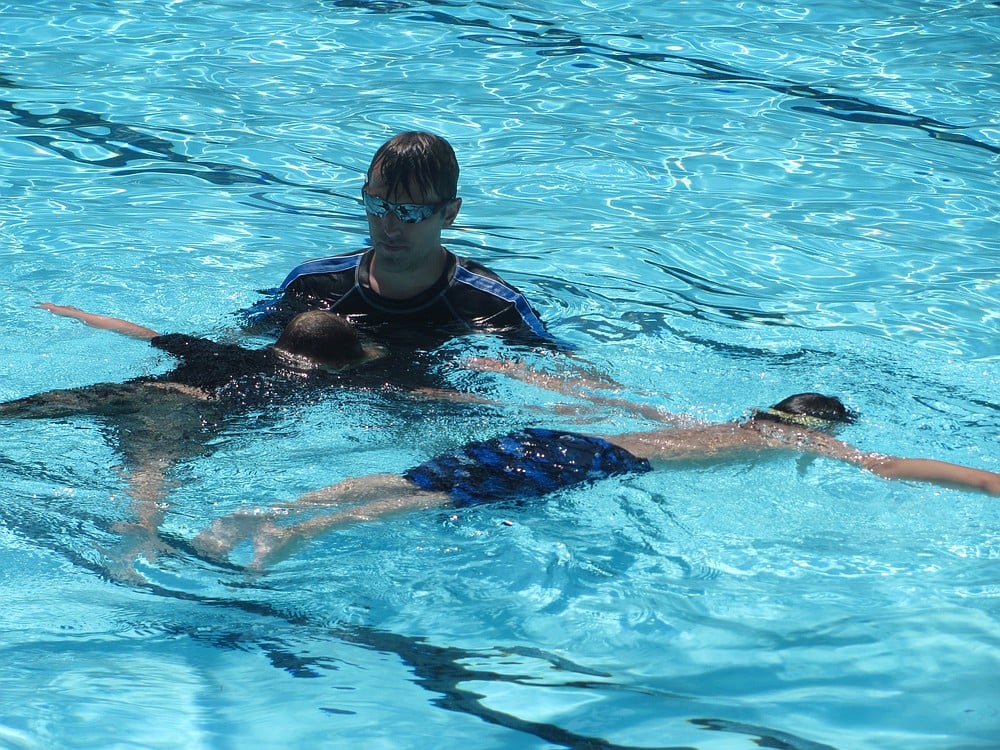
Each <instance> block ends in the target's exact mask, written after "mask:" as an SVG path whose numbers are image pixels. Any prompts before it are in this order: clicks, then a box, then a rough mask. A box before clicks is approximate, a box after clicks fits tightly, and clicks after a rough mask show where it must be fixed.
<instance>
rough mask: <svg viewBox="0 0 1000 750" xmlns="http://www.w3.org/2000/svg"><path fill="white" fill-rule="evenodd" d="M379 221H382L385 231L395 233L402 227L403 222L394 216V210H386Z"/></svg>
mask: <svg viewBox="0 0 1000 750" xmlns="http://www.w3.org/2000/svg"><path fill="white" fill-rule="evenodd" d="M381 221H382V228H383V229H384V230H385V231H386V232H393V233H395V232H398V231H399V230H400V229H402V227H403V222H402V221H400V220H399V217H398V216H396V212H395V211H386V212H385V216H383V217H382V218H381Z"/></svg>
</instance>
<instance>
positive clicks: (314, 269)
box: [278, 250, 366, 291]
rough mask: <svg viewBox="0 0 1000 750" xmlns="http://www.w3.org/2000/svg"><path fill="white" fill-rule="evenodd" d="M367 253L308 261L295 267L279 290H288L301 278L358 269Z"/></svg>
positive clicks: (361, 252) (362, 251)
mask: <svg viewBox="0 0 1000 750" xmlns="http://www.w3.org/2000/svg"><path fill="white" fill-rule="evenodd" d="M365 252H366V251H365V250H361V251H360V252H357V253H355V254H354V255H346V256H345V255H335V256H333V257H330V258H316V259H315V260H307V261H306V262H305V263H300V264H299V265H297V266H295V268H293V269H292V271H291V273H289V274H288V275H287V276H286V277H285V280H284V281H282V282H281V286H279V287H278V289H280V290H282V291H284V290H285V289H287V288H288V285H289V284H291V283H292V282H293V281H295V280H296V279H297V278H299V277H300V276H312V275H313V274H317V273H340V272H341V271H346V270H347V269H348V268H357V267H358V265H359V264H360V263H361V258H362V257H363V256H364V254H365Z"/></svg>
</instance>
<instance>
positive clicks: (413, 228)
mask: <svg viewBox="0 0 1000 750" xmlns="http://www.w3.org/2000/svg"><path fill="white" fill-rule="evenodd" d="M364 190H365V192H366V193H368V194H369V195H370V196H372V197H374V198H379V199H381V200H383V201H388V202H389V203H391V204H400V203H408V204H421V205H433V206H440V204H441V197H440V196H439V195H437V194H436V193H433V192H431V193H421V192H420V191H419V190H418V189H417V188H416V186H411V187H410V188H408V189H405V190H404V189H402V188H397V189H396V190H395V191H394V192H393V194H392V195H388V194H387V187H386V184H385V182H384V180H383V179H382V175H381V173H380V171H379V169H378V167H376V168H375V169H373V170H372V175H371V177H370V178H369V180H368V182H367V184H366V185H365V188H364ZM461 203H462V201H461V200H460V199H458V198H456V199H455V200H453V201H450V202H449V203H448V204H447V205H445V206H444V207H443V208H441V209H439V210H437V211H435V212H434V213H433V214H432V215H431V216H429V217H428V218H426V219H423V220H422V221H418V222H414V223H408V222H404V221H402V220H401V219H400V218H399V216H398V215H397V214H396V212H395V211H393V210H388V211H384V206H383V207H381V208H382V210H383V211H384V213H385V215H384V216H377V215H376V214H374V213H372V212H370V211H366V213H367V216H368V231H369V233H370V235H371V239H372V246H373V247H374V248H375V263H376V267H377V268H378V270H380V271H392V272H394V273H401V272H414V273H418V272H419V271H421V270H424V269H427V268H431V267H432V268H437V267H438V262H439V261H440V258H441V256H442V251H441V230H442V229H444V228H445V227H448V226H451V224H452V223H453V222H454V221H455V217H456V216H458V209H459V207H460V206H461Z"/></svg>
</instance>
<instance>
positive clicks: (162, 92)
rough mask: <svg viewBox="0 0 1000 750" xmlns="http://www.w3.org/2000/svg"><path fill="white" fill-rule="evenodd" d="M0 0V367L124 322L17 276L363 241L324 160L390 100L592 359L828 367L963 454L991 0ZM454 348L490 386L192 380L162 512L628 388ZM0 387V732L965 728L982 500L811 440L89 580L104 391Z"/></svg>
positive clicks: (661, 364) (855, 744) (110, 347)
mask: <svg viewBox="0 0 1000 750" xmlns="http://www.w3.org/2000/svg"><path fill="white" fill-rule="evenodd" d="M2 17H3V23H2V29H0V34H2V36H3V42H4V43H3V44H2V45H0V62H2V64H0V82H2V84H3V88H2V91H0V101H2V105H0V106H2V109H3V117H2V118H0V123H2V124H0V160H2V163H3V165H4V170H3V173H2V176H0V180H2V184H3V189H4V194H5V195H6V196H7V201H6V202H5V211H4V214H3V215H2V216H0V223H2V227H0V232H2V238H3V248H4V249H3V253H4V263H3V279H4V282H5V289H6V291H7V294H5V295H4V298H3V300H2V301H0V305H2V311H3V312H2V315H0V351H2V352H3V356H2V358H0V399H10V398H16V397H20V396H23V395H26V394H30V393H34V392H36V391H40V390H44V389H50V388H61V387H70V386H75V385H82V384H86V383H92V382H98V381H117V380H122V379H124V378H127V377H133V376H136V375H141V374H145V373H150V372H159V371H162V370H163V369H165V368H166V367H168V366H169V362H168V361H166V360H165V359H164V358H163V357H160V356H157V355H156V354H155V353H153V352H151V350H150V349H149V348H148V347H147V346H145V345H144V344H141V343H137V342H134V341H130V340H127V339H121V338H118V337H114V336H112V335H111V334H109V333H107V332H102V331H94V330H91V329H86V328H83V327H82V326H79V325H78V324H75V323H73V322H71V321H64V320H59V319H56V318H53V317H51V316H49V315H47V314H46V313H44V312H41V311H37V310H34V309H32V308H31V303H32V302H34V301H36V300H42V299H52V300H54V301H56V302H62V303H66V304H76V305H80V306H81V307H85V308H88V309H94V310H98V311H101V312H105V313H109V314H112V315H119V316H122V317H125V318H129V319H132V320H136V321H137V322H140V323H144V324H146V325H151V326H153V327H155V328H157V329H158V330H163V331H185V332H195V333H199V334H202V335H206V336H210V337H217V338H223V337H233V336H236V335H237V333H238V332H237V321H236V318H235V317H234V316H233V313H234V312H235V311H236V310H238V309H240V308H242V307H244V306H245V305H247V304H249V303H251V302H253V301H254V300H255V299H256V298H257V294H256V290H258V289H262V288H265V287H270V286H273V285H274V284H275V283H277V282H278V281H280V280H281V278H282V277H283V276H284V274H285V273H286V272H287V270H289V269H290V268H291V267H292V266H293V265H295V264H296V263H298V262H299V261H301V260H303V259H306V258H311V257H317V256H321V255H326V254H330V253H333V252H341V251H347V250H351V249H354V248H356V247H358V246H359V245H360V244H361V243H362V242H363V240H364V235H365V231H366V230H365V227H364V222H363V221H362V218H361V213H360V207H359V201H358V190H359V188H360V184H361V179H360V174H361V173H362V172H363V170H364V168H365V167H366V166H367V161H368V159H369V157H370V155H371V153H372V151H373V150H374V148H375V147H376V146H377V145H378V144H380V143H381V142H382V141H383V140H385V139H386V138H387V137H388V136H390V135H392V134H393V133H395V132H397V131H399V130H404V129H410V128H419V129H429V130H433V131H435V132H439V133H441V134H443V135H444V136H446V137H447V138H448V139H449V140H450V141H451V142H452V143H453V144H454V145H455V147H456V150H457V152H458V156H459V160H460V163H461V165H462V178H461V181H460V191H461V194H462V196H463V197H464V199H465V203H464V207H463V212H462V215H461V217H460V222H459V223H460V225H461V226H460V227H459V228H458V229H457V230H455V231H452V232H451V234H450V235H449V236H448V238H447V239H448V242H449V246H450V247H452V248H454V249H457V250H459V251H460V252H465V253H468V254H470V255H473V256H475V257H477V258H480V259H482V260H484V261H486V262H487V263H488V264H489V265H490V266H491V267H493V268H494V269H496V270H497V271H499V272H500V273H501V274H502V275H503V276H504V277H505V278H507V279H508V280H510V281H512V282H513V283H515V284H517V285H518V286H519V287H520V288H521V289H522V290H523V291H524V292H525V293H526V294H527V295H528V296H529V297H530V298H531V299H532V300H533V301H534V302H535V303H536V304H537V306H538V308H539V311H540V313H541V314H542V316H543V317H544V318H545V319H546V321H547V322H548V323H549V326H550V328H551V329H552V330H553V332H554V333H555V334H556V335H558V336H559V337H560V338H562V339H563V340H565V341H568V342H570V343H572V344H573V345H574V346H575V347H576V348H577V350H578V353H579V354H580V356H583V357H585V358H586V359H587V360H589V361H590V362H592V363H594V365H595V366H596V367H598V368H600V369H601V370H604V371H606V372H608V373H609V374H610V375H611V376H613V377H614V378H616V379H617V380H618V381H619V382H621V383H623V384H624V385H625V386H626V388H627V390H628V391H629V392H630V393H633V394H637V395H639V396H640V397H642V398H644V399H646V400H647V401H649V402H651V403H654V404H656V405H660V406H663V407H666V408H669V409H671V410H674V411H686V412H691V413H694V414H696V415H698V416H699V417H703V418H706V419H728V418H731V417H736V416H739V415H741V414H745V413H746V410H747V409H748V408H751V407H754V406H760V405H764V404H768V403H772V402H773V401H776V400H777V399H779V398H781V397H783V396H785V395H787V394H789V393H793V392H796V391H805V390H821V391H825V392H830V393H837V394H840V395H842V396H843V397H844V398H845V400H847V401H848V402H849V403H850V404H851V405H852V406H853V407H855V408H857V409H858V410H859V411H860V413H861V420H860V422H859V424H858V425H856V426H854V427H851V428H849V429H848V430H847V431H846V432H845V433H844V437H845V438H846V439H848V440H850V441H851V442H854V443H857V444H859V445H862V446H863V447H865V448H867V449H873V450H876V449H877V450H885V451H891V452H896V453H901V454H904V455H911V454H919V455H928V456H934V457H937V458H943V459H948V460H953V461H958V462H961V463H967V464H972V465H976V466H980V467H983V468H988V469H992V470H994V471H996V470H1000V406H998V401H997V393H998V392H1000V390H998V385H1000V376H998V372H997V370H998V368H997V363H998V360H1000V336H998V320H1000V314H998V311H1000V304H998V303H1000V284H998V279H1000V254H998V242H997V238H998V219H997V217H998V215H1000V211H998V209H1000V205H998V204H1000V200H998V199H997V197H996V184H997V183H998V177H1000V122H998V120H997V115H996V113H997V112H1000V87H998V86H997V76H998V68H997V62H996V54H995V52H996V49H997V48H998V44H1000V9H998V8H997V6H996V4H995V3H988V2H982V1H979V2H952V3H943V2H922V3H919V4H914V3H902V2H890V3H883V4H879V5H878V7H875V6H873V5H872V4H870V3H862V2H857V1H850V0H837V2H830V3H822V4H820V3H816V4H815V7H811V8H806V7H802V6H801V4H795V3H784V2H773V3H743V4H727V5H718V4H715V3H708V2H679V3H675V4H671V5H670V6H669V7H666V6H664V5H663V4H661V3H652V2H604V3H593V2H568V1H562V2H554V1H553V2H545V3H527V2H511V3H506V4H497V3H471V4H470V3H458V2H443V1H441V0H433V1H427V2H403V1H400V2H360V1H358V0H339V1H334V2H318V1H316V2H295V3H275V4H270V5H268V4H261V3H249V2H238V1H235V0H234V1H230V2H202V3H184V2H169V3H167V2H163V3H158V2H96V1H95V2H86V3H84V2H80V3H72V4H66V3H54V2H44V1H43V2H33V3H16V4H13V5H9V6H7V7H6V8H5V9H4V10H3V12H2ZM254 343H263V342H254ZM454 350H455V353H456V354H463V353H466V352H469V351H472V352H476V353H479V352H482V351H487V352H491V353H494V352H499V351H501V350H500V348H499V345H498V344H497V342H495V341H493V340H491V339H488V338H483V339H470V340H467V341H463V342H458V343H457V344H455V345H454ZM538 358H539V359H540V360H542V364H551V363H550V362H549V360H548V359H547V358H546V357H545V356H544V355H538ZM451 376H452V377H453V378H454V380H455V382H456V384H460V385H462V384H467V383H468V382H469V378H468V376H466V375H463V374H462V373H461V372H459V371H457V370H456V371H455V372H454V373H453V374H452V375H451ZM472 385H474V386H475V387H477V388H479V389H481V390H482V391H483V392H485V393H487V394H490V395H493V396H495V397H497V398H498V399H499V400H501V401H502V402H503V404H505V405H502V406H497V407H490V408H487V409H483V410H473V409H460V408H456V407H454V406H436V405H429V406H427V408H426V410H425V413H424V414H422V415H421V418H420V419H413V418H411V417H412V415H406V414H399V413H395V412H393V411H391V410H389V409H387V408H386V404H385V403H383V402H381V401H380V400H379V398H377V397H376V396H365V397H361V396H358V397H347V400H346V401H345V402H344V403H339V402H333V401H324V402H321V403H318V404H316V405H314V407H310V408H303V409H300V410H294V411H290V412H289V413H288V414H287V416H285V417H284V418H283V419H280V420H278V421H277V422H276V423H274V424H270V425H269V426H268V427H267V429H263V430H261V429H256V427H255V424H254V423H253V422H252V421H249V420H248V422H247V424H246V425H244V426H243V428H242V429H240V428H239V426H238V425H237V426H236V427H234V428H232V429H230V430H228V431H226V432H224V433H223V434H220V435H219V436H218V437H217V438H216V440H215V442H214V444H213V446H212V448H213V451H212V453H211V455H210V456H206V457H204V458H201V459H194V460H192V461H189V462H186V463H185V464H183V465H182V466H181V467H179V468H178V470H177V471H176V472H175V473H174V478H175V479H176V480H177V486H176V487H175V488H174V490H173V492H172V493H171V497H170V503H171V507H170V515H169V516H168V519H167V522H166V530H167V531H168V532H169V533H170V534H173V535H175V536H176V537H178V538H189V537H190V536H192V535H193V534H194V533H195V532H197V530H199V529H201V528H203V527H204V526H205V525H207V524H208V523H209V522H210V521H211V520H212V519H213V518H215V517H217V516H219V515H221V514H222V513H224V512H226V511H228V510H232V509H234V508H239V507H244V506H250V507H253V506H256V505H262V504H268V503H270V502H273V501H274V500H275V499H290V498H292V497H295V496H297V495H298V494H301V493H302V492H305V491H307V490H310V489H314V488H316V487H319V486H322V485H325V484H328V483H330V482H332V481H335V480H337V479H339V478H342V477H344V476H349V475H354V474H360V473H367V472H370V471H374V470H387V469H403V468H406V467H408V466H410V465H412V464H414V463H415V462H417V461H419V460H422V459H424V458H426V457H428V455H430V454H431V453H434V452H437V451H439V450H443V449H446V448H448V447H451V446H453V445H455V444H456V443H458V442H461V441H464V440H466V439H469V438H473V437H483V436H486V435H489V434H493V433H494V432H496V431H497V430H498V429H504V428H505V427H512V426H514V425H519V424H521V423H523V422H524V421H525V419H530V420H532V421H534V422H538V423H546V424H552V423H554V422H558V423H560V424H563V425H570V426H580V424H582V425H585V426H586V427H587V428H593V429H595V430H607V431H614V430H623V429H627V428H629V427H632V426H634V423H635V420H634V419H632V418H627V417H624V416H622V415H619V414H616V413H614V412H611V411H603V412H597V413H592V412H589V413H583V414H581V416H580V419H581V420H584V421H583V422H581V423H577V422H576V421H575V420H574V418H573V417H572V416H571V415H565V414H561V415H559V416H550V417H545V416H543V415H541V414H540V413H538V412H534V411H530V412H526V411H525V410H524V409H523V406H524V405H528V406H545V405H548V404H552V403H554V402H555V401H557V400H558V399H556V398H555V397H553V396H552V395H551V394H546V393H544V392H541V391H538V390H535V389H531V388H528V387H527V386H520V385H517V384H514V383H510V382H507V381H504V380H502V379H492V378H488V379H484V380H482V381H476V382H475V383H473V384H472ZM0 431H2V433H0V434H2V435H3V439H2V447H0V487H2V488H3V489H2V490H0V492H2V497H3V501H2V503H0V560H2V563H0V571H2V576H3V578H2V583H0V587H2V588H0V592H2V597H3V599H2V601H3V604H4V606H3V610H4V613H3V616H2V620H0V622H2V623H3V626H2V627H3V630H4V637H3V639H2V642H0V644H2V645H0V649H2V654H0V664H2V666H0V681H2V684H0V693H2V695H3V701H2V707H0V746H3V747H11V748H43V747H44V748H50V747H74V748H77V747H78V748H84V747H95V748H96V747H101V748H106V747H137V748H138V747H141V748H174V747H184V748H229V747H238V746H241V745H243V744H246V743H253V744H254V745H255V746H258V747H289V746H302V747H310V746H317V747H342V746H361V747H366V748H367V747H384V748H409V747H438V748H452V747H456V748H457V747H468V746H469V745H472V746H475V747H482V748H502V747H517V748H536V747H537V748H542V747H595V748H598V747H599V748H615V747H697V748H703V749H705V750H708V749H709V748H712V749H714V748H751V747H759V746H768V747H789V748H802V749H805V748H829V747H832V748H845V749H846V748H879V749H880V750H881V749H883V748H906V750H912V749H913V748H973V747H983V748H986V747H994V746H995V745H996V744H997V743H996V738H997V737H998V736H1000V715H998V711H1000V695H998V688H997V681H996V674H997V671H998V667H1000V625H998V614H1000V607H998V604H997V602H998V601H1000V599H998V595H1000V582H998V575H997V557H998V556H1000V538H998V533H997V529H998V519H1000V513H998V504H997V503H996V501H995V500H993V499H991V498H986V497H983V496H979V495H974V494H971V493H964V492H957V491H946V490H940V489H934V488H928V487H926V486H919V485H911V484H904V483H887V482H883V481H881V480H878V479H876V478H874V477H872V476H869V475H866V474H863V473H861V472H859V471H857V470H854V469H852V468H851V467H846V466H841V465H839V464H833V463H830V462H826V461H822V460H817V461H815V462H812V463H810V464H806V463H802V462H798V461H796V460H792V459H776V460H773V461H766V462H762V463H759V464H755V465H744V464H740V463H734V464H727V465H724V466H719V467H691V468H686V469H683V470H678V471H676V472H657V473H653V474H646V475H642V476H638V477H628V478H623V479H620V480H615V481H608V482H604V483H601V484H597V485H594V486H591V487H587V488H585V489H579V490H575V491H572V492H565V493H562V494H559V495H557V496H555V497H553V498H552V499H551V500H550V501H548V502H546V503H543V504H537V505H531V506H528V507H525V508H520V509H514V510H512V509H510V508H479V509H474V510H473V511H469V512H463V513H459V514H454V515H450V514H448V513H442V512H440V511H428V512H418V513H414V514H410V515H407V516H406V517H402V518H396V519H393V520H390V521H385V522H379V523H372V524H367V525H359V526H356V527H351V528H347V529H343V530H340V531H337V532H335V533H331V534H330V535H327V536H325V537H323V538H322V539H319V540H317V541H315V542H314V543H312V544H310V545H308V546H307V547H305V548H303V549H302V550H301V551H300V552H298V553H297V554H296V555H295V556H293V557H292V558H290V559H289V560H287V561H285V562H283V563H281V564H279V565H277V566H275V567H274V568H273V569H272V570H271V571H269V573H268V574H267V575H265V576H259V577H258V576H250V575H247V574H245V573H243V572H241V571H240V570H237V569H232V568H226V567H221V566H213V565H210V564H208V563H206V562H203V561H201V560H199V559H197V558H194V557H191V556H189V555H185V554H183V553H182V554H175V555H165V556H162V557H160V558H158V559H153V560H149V559H145V558H142V559H138V560H136V561H135V565H136V568H137V570H138V572H139V573H140V574H141V576H142V579H141V580H140V581H136V582H119V581H117V580H115V579H114V578H113V577H112V576H111V575H109V571H112V572H113V571H114V564H113V558H114V557H115V556H116V545H117V544H118V538H117V535H116V534H115V533H114V531H113V530H112V528H111V527H112V525H113V524H114V523H115V522H116V521H120V520H127V518H128V517H129V513H128V501H127V499H126V497H125V491H124V483H123V480H122V478H121V476H120V473H119V472H118V471H117V470H116V469H115V467H116V466H117V465H118V464H119V462H120V458H119V456H118V455H117V454H116V452H115V451H114V450H113V448H112V447H111V443H112V441H110V440H109V435H108V434H107V431H106V428H105V426H104V425H102V424H101V423H99V422H97V421H86V420H53V421H51V422H25V423H11V422H5V423H3V424H2V426H0Z"/></svg>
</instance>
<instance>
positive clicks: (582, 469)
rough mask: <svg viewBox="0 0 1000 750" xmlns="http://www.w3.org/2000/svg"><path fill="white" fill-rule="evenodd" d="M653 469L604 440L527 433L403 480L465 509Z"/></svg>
mask: <svg viewBox="0 0 1000 750" xmlns="http://www.w3.org/2000/svg"><path fill="white" fill-rule="evenodd" d="M651 468H652V467H650V465H649V461H647V460H646V459H644V458H638V457H637V456H634V455H632V454H631V453H629V452H628V451H627V450H625V449H624V448H619V447H618V446H616V445H612V444H611V443H609V442H608V441H607V440H604V439H602V438H598V437H591V436H589V435H580V434H578V433H575V432H561V431H558V430H543V429H535V428H528V429H524V430H519V431H517V432H514V433H511V434H510V435H504V436H502V437H497V438H491V439H489V440H484V441H481V442H476V443H469V444H468V445H466V446H463V447H462V448H459V449H458V450H457V451H455V452H454V453H446V454H444V455H442V456H438V457H437V458H432V459H431V460H430V461H426V462H425V463H422V464H420V465H419V466H417V467H415V468H413V469H410V470H409V471H407V472H405V473H404V474H403V476H404V477H405V478H406V479H407V480H409V481H410V482H412V483H413V484H415V485H416V486H417V487H419V488H420V489H422V490H430V491H435V492H447V493H448V494H450V495H451V497H452V499H453V501H454V503H455V505H456V506H457V507H460V508H463V507H467V506H470V505H478V504H480V503H490V502H496V501H499V500H516V499H524V498H532V497H541V496H542V495H547V494H548V493H550V492H554V491H556V490H558V489H561V488H563V487H569V486H571V485H574V484H579V483H581V482H588V481H593V480H595V479H605V478H606V477H610V476H614V475H616V474H628V473H643V472H647V471H650V470H651Z"/></svg>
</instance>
